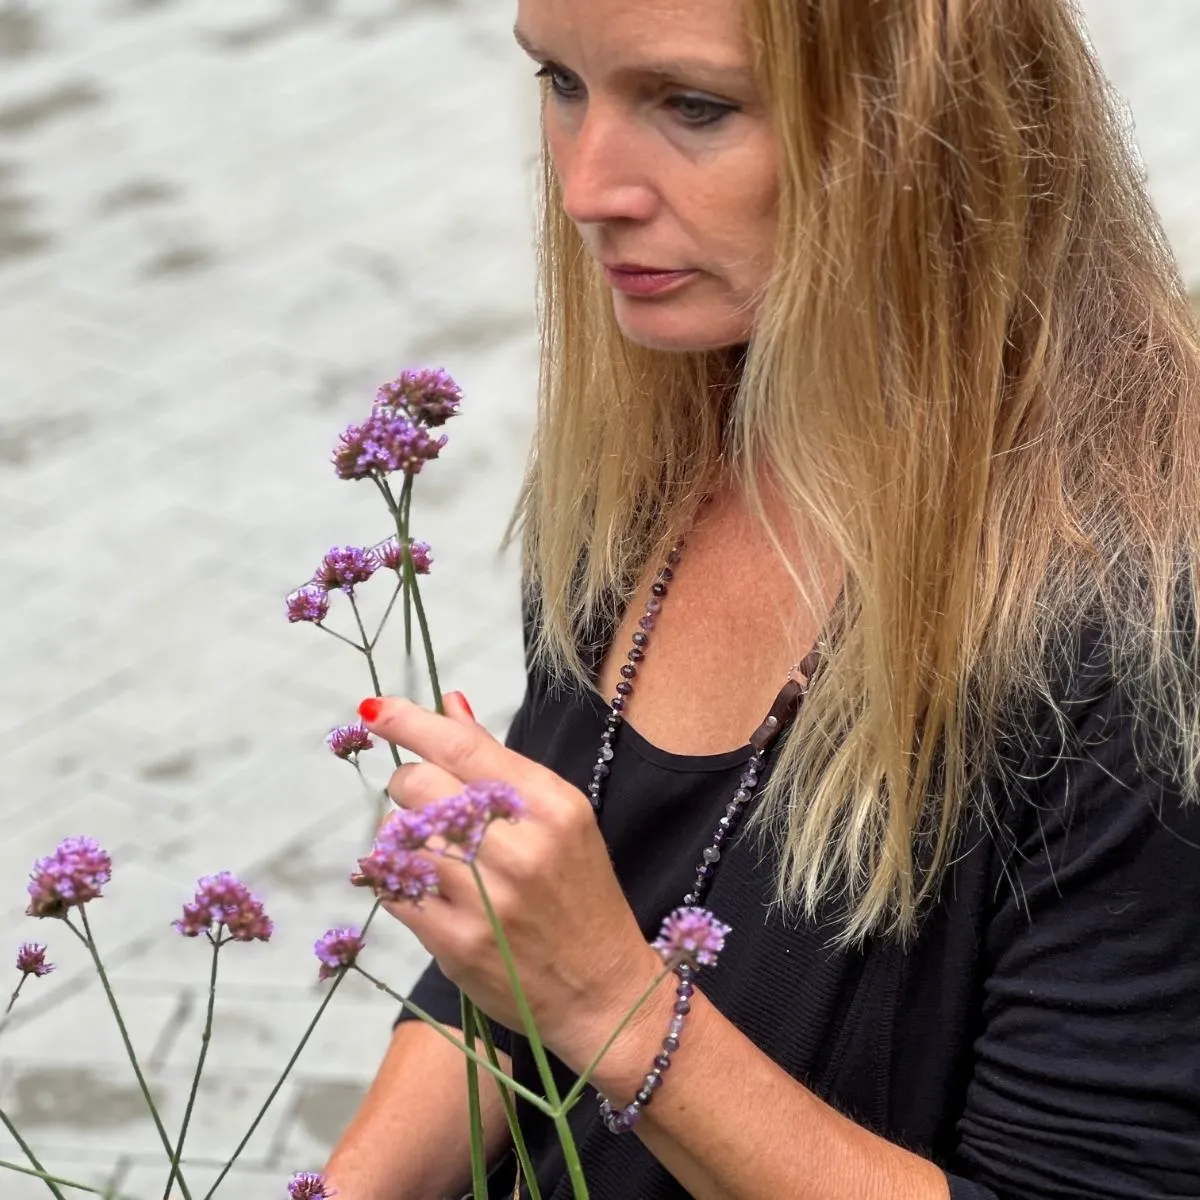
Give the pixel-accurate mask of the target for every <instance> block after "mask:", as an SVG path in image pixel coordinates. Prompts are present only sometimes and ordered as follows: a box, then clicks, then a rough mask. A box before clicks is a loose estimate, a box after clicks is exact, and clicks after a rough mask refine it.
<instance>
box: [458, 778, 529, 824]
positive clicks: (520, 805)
mask: <svg viewBox="0 0 1200 1200" xmlns="http://www.w3.org/2000/svg"><path fill="white" fill-rule="evenodd" d="M463 793H464V795H467V796H469V797H470V798H471V799H472V801H473V802H474V803H475V804H477V805H478V806H479V807H480V809H481V810H482V811H483V812H484V814H485V815H486V819H487V820H488V821H516V820H519V819H520V818H521V817H523V816H524V815H525V804H524V801H522V799H521V797H520V796H518V795H517V792H516V789H515V788H513V787H512V786H511V785H509V784H507V783H501V782H500V781H498V780H497V781H495V782H481V783H468V784H467V786H466V787H465V788H464V789H463Z"/></svg>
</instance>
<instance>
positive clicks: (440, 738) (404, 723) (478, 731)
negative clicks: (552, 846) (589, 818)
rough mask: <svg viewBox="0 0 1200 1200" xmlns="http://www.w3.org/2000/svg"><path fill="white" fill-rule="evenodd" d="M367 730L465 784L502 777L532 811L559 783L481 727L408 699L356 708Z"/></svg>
mask: <svg viewBox="0 0 1200 1200" xmlns="http://www.w3.org/2000/svg"><path fill="white" fill-rule="evenodd" d="M359 713H360V715H361V716H362V718H363V720H364V722H365V723H366V724H367V726H368V727H369V728H370V730H371V732H372V733H375V734H378V736H380V737H382V738H384V739H386V740H387V741H389V742H391V743H392V744H393V745H396V746H403V747H404V748H405V749H406V750H410V751H412V753H414V754H417V755H419V756H420V757H421V758H423V759H424V760H425V761H426V762H427V763H433V764H434V765H435V766H438V767H441V768H442V769H443V770H444V771H447V772H449V773H450V774H451V775H453V776H455V777H456V778H457V779H461V780H462V781H463V782H464V783H481V782H483V781H485V780H493V779H502V780H504V781H505V782H506V783H508V784H511V785H512V786H513V787H514V788H516V789H517V791H518V792H519V793H520V794H521V798H522V799H523V800H524V801H525V802H526V804H527V805H528V806H529V807H530V809H531V811H532V810H535V809H536V808H537V807H538V806H539V804H540V803H542V801H541V799H540V798H541V797H542V796H545V795H550V794H553V791H555V790H557V789H558V788H559V787H560V786H561V782H560V780H559V778H558V776H557V775H555V774H554V772H553V771H550V770H548V769H547V768H546V767H543V766H541V765H540V764H538V763H535V762H533V761H531V760H530V759H527V758H525V757H524V756H523V755H520V754H517V753H516V752H515V751H513V750H509V749H508V747H506V746H504V745H502V744H501V743H500V742H498V741H496V739H495V738H494V737H492V735H491V734H490V733H488V731H487V730H486V729H484V728H483V726H482V725H479V724H473V725H470V726H466V725H463V724H460V723H459V722H458V721H456V720H453V719H451V718H450V717H443V716H439V715H438V714H437V713H433V712H430V711H429V710H428V709H424V708H421V707H420V705H417V704H414V703H412V701H411V700H403V699H400V698H399V697H395V696H387V697H383V698H382V699H376V698H372V701H370V702H364V703H363V705H362V706H361V707H360V709H359Z"/></svg>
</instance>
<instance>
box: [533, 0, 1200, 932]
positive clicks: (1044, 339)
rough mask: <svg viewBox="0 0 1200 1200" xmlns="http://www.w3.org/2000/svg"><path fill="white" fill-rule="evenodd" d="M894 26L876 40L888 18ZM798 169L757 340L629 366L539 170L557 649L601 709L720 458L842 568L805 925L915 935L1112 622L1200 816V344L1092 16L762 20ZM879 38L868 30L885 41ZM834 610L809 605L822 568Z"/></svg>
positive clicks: (629, 349)
mask: <svg viewBox="0 0 1200 1200" xmlns="http://www.w3.org/2000/svg"><path fill="white" fill-rule="evenodd" d="M866 8H869V9H870V12H869V14H866V13H865V12H864V9H866ZM747 9H748V22H749V30H750V34H751V41H752V45H753V47H754V51H755V58H756V69H757V72H758V77H759V81H760V86H761V89H762V93H763V95H764V96H765V98H766V102H767V104H768V106H769V110H770V114H771V117H772V119H773V122H774V127H775V129H776V131H777V140H778V145H779V152H780V161H781V168H780V181H779V229H778V244H777V253H776V260H775V263H776V269H775V271H774V273H773V277H772V279H771V282H770V285H769V289H768V291H767V293H766V295H765V298H764V301H763V305H762V308H761V311H760V313H759V315H758V318H757V322H756V326H755V331H754V337H753V340H752V342H751V344H750V345H749V346H748V347H747V348H744V349H728V350H720V351H713V352H704V353H689V354H679V353H673V354H672V353H663V352H658V351H654V350H648V349H644V348H642V347H639V346H636V345H633V344H631V343H630V342H628V341H627V340H626V339H624V338H623V337H622V335H621V333H620V331H619V330H618V328H617V327H616V325H615V323H614V318H613V313H612V307H611V302H610V297H609V293H608V292H607V289H606V288H605V287H604V286H603V282H602V280H600V279H598V278H597V275H596V273H595V271H594V269H593V264H591V263H590V261H589V260H588V256H587V255H586V254H585V252H584V250H583V247H582V244H581V241H580V238H579V235H578V233H577V231H576V230H575V228H574V226H573V225H572V223H571V221H570V220H569V219H568V218H567V217H566V215H565V214H564V212H563V207H562V200H561V194H560V191H559V186H558V181H557V179H556V177H555V173H554V171H553V169H552V165H551V163H550V160H549V156H548V154H547V153H546V151H545V149H544V148H543V177H544V189H543V212H542V228H541V240H540V251H541V253H540V296H539V301H540V312H541V327H542V378H541V389H540V390H541V397H540V419H539V422H538V427H537V432H536V435H535V442H534V448H533V453H532V456H531V459H530V464H529V468H528V473H527V477H526V482H525V487H524V491H523V493H522V498H521V501H520V504H519V506H518V512H517V517H516V520H517V521H518V522H519V523H520V525H521V527H522V531H523V548H524V567H525V574H526V582H527V587H528V589H529V593H530V596H531V597H532V598H534V599H535V600H536V603H537V605H538V609H539V623H538V627H537V640H536V643H535V654H536V656H537V658H538V660H539V661H540V663H541V665H542V666H543V668H545V669H547V670H548V671H549V672H550V673H551V674H552V675H553V676H554V677H555V678H558V679H570V680H573V681H574V682H576V683H579V684H584V685H588V686H590V680H589V679H588V677H587V672H586V671H585V669H584V667H583V663H582V660H581V658H580V654H579V645H580V641H581V639H582V638H583V637H584V636H585V635H586V631H588V630H593V629H595V628H597V627H604V626H605V625H608V626H610V627H611V625H612V623H613V622H615V620H616V619H617V617H618V615H619V613H620V611H621V609H622V608H623V607H624V605H625V604H627V603H628V602H629V600H630V598H631V593H632V590H633V588H634V587H635V584H636V581H637V579H638V578H639V576H640V574H641V572H642V570H643V569H644V568H645V566H646V565H647V563H648V561H650V559H651V558H652V556H656V555H658V554H661V553H662V550H663V547H664V546H665V545H666V544H667V542H668V540H669V539H670V537H671V536H672V535H673V534H674V533H677V532H678V531H679V530H680V528H681V526H682V525H684V524H685V523H686V521H687V519H688V517H689V515H690V513H691V512H692V511H693V506H694V505H695V503H696V500H697V497H698V495H699V493H700V492H701V490H702V489H703V488H704V487H705V486H706V484H707V482H708V481H709V480H710V479H711V477H712V474H713V471H714V469H715V468H716V467H717V466H718V465H719V464H721V463H726V464H730V465H732V467H733V468H734V470H735V471H736V477H737V479H738V481H739V482H740V485H741V486H742V487H743V488H744V490H745V494H746V496H747V497H748V499H749V501H750V503H751V504H752V506H753V511H754V512H755V513H756V514H757V516H758V517H759V518H760V519H761V520H762V521H763V522H764V524H765V525H766V526H767V527H768V529H770V530H771V532H772V535H773V537H774V538H775V543H776V545H781V544H782V542H783V537H782V533H783V531H781V530H779V529H777V528H773V527H771V525H770V522H769V521H768V518H767V516H766V511H765V506H764V504H763V499H762V496H761V494H760V492H759V488H758V481H759V480H761V479H763V478H770V479H772V480H773V481H777V482H778V484H779V486H780V488H781V490H782V492H783V494H784V495H785V497H786V499H787V502H788V510H789V512H790V513H792V514H793V516H794V518H795V521H796V527H797V529H800V528H802V527H804V528H816V529H817V530H818V531H819V532H820V534H821V536H822V537H823V538H824V539H827V540H828V542H829V543H830V544H831V545H833V546H834V547H835V548H836V550H837V552H838V554H839V555H840V556H841V558H842V560H843V562H844V566H845V591H844V593H843V603H842V604H841V606H840V608H839V610H838V619H837V624H836V628H835V629H832V630H831V634H832V636H831V641H830V648H829V652H828V656H827V658H826V662H825V664H824V667H823V668H822V670H821V671H820V672H819V674H818V676H817V678H816V679H815V681H814V683H813V687H812V690H811V694H810V696H809V699H808V701H807V703H806V704H805V706H804V708H803V710H802V713H801V717H800V719H799V721H798V722H797V723H796V725H795V726H794V727H793V729H792V730H791V732H790V733H789V736H788V737H787V739H786V742H785V744H784V746H783V749H782V752H781V755H782V757H781V761H780V764H779V767H778V768H777V770H776V771H775V772H773V776H772V780H771V783H770V785H769V787H768V788H767V790H766V792H765V794H764V798H763V802H762V806H761V808H760V810H759V812H758V813H757V815H756V818H755V819H756V822H757V826H758V829H759V831H760V832H761V833H762V834H763V835H764V836H765V837H768V838H769V839H770V841H771V844H772V845H773V846H774V847H775V849H776V850H777V852H778V866H779V870H778V899H779V900H780V901H781V902H783V903H785V904H786V905H787V906H788V908H789V911H790V912H791V913H792V914H793V915H795V914H798V913H801V912H802V913H804V914H806V915H809V916H812V915H814V914H816V913H817V911H818V909H819V908H822V907H824V906H825V905H828V904H831V903H836V904H837V906H838V908H839V910H840V912H841V914H842V920H841V929H842V932H841V937H842V939H843V940H844V941H847V942H849V941H854V940H858V939H861V938H863V937H865V936H867V935H869V934H892V935H900V936H905V935H908V934H911V933H912V932H913V930H914V929H915V928H916V926H917V923H918V919H919V915H920V913H921V911H922V910H923V907H924V906H925V904H926V903H927V902H928V901H930V900H931V899H932V898H933V897H934V896H936V894H937V891H938V887H939V884H940V881H941V879H942V877H943V876H944V873H945V869H946V867H947V865H948V863H949V862H950V861H951V859H952V857H953V855H954V853H955V846H956V836H955V835H956V833H957V832H958V831H959V830H960V829H961V828H962V825H963V823H964V819H965V817H966V816H967V815H968V812H969V811H970V810H971V805H972V804H973V803H974V802H975V801H976V800H977V799H978V795H977V793H978V792H979V791H980V790H981V789H979V788H978V787H976V785H977V784H978V782H979V779H980V773H981V772H982V771H983V770H984V769H986V768H987V766H988V765H989V763H991V762H992V761H993V759H994V757H995V754H996V750H997V740H998V738H999V736H1000V734H999V730H1000V729H1001V728H1002V726H1003V724H1004V720H1005V719H1006V714H1011V713H1012V712H1014V711H1017V708H1019V702H1020V701H1021V700H1022V698H1025V699H1026V700H1027V699H1029V698H1030V697H1039V698H1041V699H1043V700H1048V701H1049V702H1050V703H1052V704H1053V703H1055V702H1056V697H1057V693H1056V691H1055V685H1054V683H1053V676H1054V673H1055V671H1056V669H1057V667H1058V666H1059V665H1061V664H1056V661H1055V652H1054V648H1055V647H1061V646H1063V645H1065V644H1066V639H1069V636H1070V633H1071V631H1072V630H1074V629H1076V628H1078V627H1079V625H1080V623H1081V622H1096V623H1098V624H1099V626H1100V627H1102V628H1103V629H1104V630H1105V637H1106V640H1107V642H1108V644H1109V645H1108V650H1109V653H1110V654H1111V655H1112V664H1113V669H1114V671H1115V672H1116V673H1117V674H1118V675H1119V676H1120V677H1121V678H1122V679H1123V680H1125V681H1126V682H1127V683H1128V684H1129V687H1130V693H1131V695H1132V697H1133V699H1134V703H1135V706H1136V708H1137V711H1138V712H1139V713H1140V714H1141V716H1142V717H1143V718H1144V719H1145V720H1146V721H1152V722H1153V724H1154V726H1155V731H1154V736H1155V738H1156V739H1158V742H1157V744H1158V748H1159V749H1160V750H1162V751H1163V752H1165V753H1167V752H1169V754H1170V761H1171V763H1172V765H1173V769H1174V770H1175V771H1176V772H1177V773H1178V777H1179V779H1180V783H1181V787H1182V789H1183V793H1184V795H1185V796H1186V797H1188V798H1189V799H1195V798H1196V797H1197V795H1198V794H1200V715H1198V712H1197V695H1196V687H1197V685H1196V681H1197V678H1200V676H1198V674H1197V662H1196V652H1195V639H1194V638H1186V637H1184V636H1182V634H1181V631H1180V629H1179V628H1178V625H1179V621H1178V616H1179V614H1180V612H1181V611H1184V610H1181V608H1180V605H1181V604H1182V605H1184V606H1185V620H1184V622H1183V623H1184V624H1188V625H1194V611H1195V610H1194V596H1195V595H1196V594H1197V593H1196V590H1195V584H1196V579H1195V572H1196V565H1197V562H1198V561H1200V559H1198V558H1197V554H1196V551H1197V548H1198V545H1200V395H1198V389H1197V380H1198V378H1200V371H1198V367H1200V337H1198V335H1197V328H1196V323H1195V319H1194V315H1193V314H1192V312H1191V309H1190V307H1189V304H1188V300H1187V297H1186V295H1185V293H1184V289H1183V287H1182V285H1181V283H1180V281H1179V278H1178V272H1177V268H1176V265H1175V262H1174V259H1173V257H1172V255H1171V252H1170V250H1169V248H1168V246H1167V245H1166V243H1165V240H1164V237H1163V235H1162V232H1161V229H1160V226H1159V223H1158V220H1157V218H1156V216H1155V213H1154V211H1153V208H1152V206H1151V204H1150V202H1149V200H1148V198H1147V195H1146V192H1145V188H1144V182H1143V179H1142V178H1141V174H1140V171H1139V168H1138V166H1137V160H1136V156H1135V153H1134V151H1133V150H1132V147H1131V145H1130V142H1129V138H1128V135H1127V132H1126V131H1125V129H1124V128H1123V126H1122V123H1121V120H1120V117H1119V115H1118V113H1119V110H1118V108H1117V106H1116V105H1115V104H1114V103H1113V99H1112V96H1111V94H1110V92H1109V90H1108V87H1107V85H1106V83H1105V81H1104V79H1103V77H1102V75H1101V73H1100V70H1099V68H1098V66H1097V64H1096V62H1095V60H1094V58H1093V56H1092V54H1091V51H1090V49H1089V47H1088V45H1087V43H1086V40H1085V38H1084V36H1083V34H1082V32H1081V29H1080V24H1079V18H1078V15H1077V14H1076V12H1075V11H1074V10H1073V9H1072V8H1071V7H1070V5H1069V4H1068V3H1067V0H873V2H872V3H871V4H869V5H864V4H863V3H862V0H747ZM868 17H869V19H868ZM794 578H795V580H796V585H797V588H798V589H799V590H800V592H801V593H802V594H805V593H806V592H807V590H808V588H809V584H810V581H809V580H807V579H806V578H805V577H804V576H802V575H801V573H800V571H799V570H798V569H797V570H796V571H794Z"/></svg>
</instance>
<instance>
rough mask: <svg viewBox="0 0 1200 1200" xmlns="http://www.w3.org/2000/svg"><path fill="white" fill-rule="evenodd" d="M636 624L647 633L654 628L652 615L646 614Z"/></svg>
mask: <svg viewBox="0 0 1200 1200" xmlns="http://www.w3.org/2000/svg"><path fill="white" fill-rule="evenodd" d="M638 624H639V625H640V626H641V627H642V628H643V629H644V630H646V631H647V632H649V631H650V630H651V629H653V628H654V615H653V614H652V613H647V614H646V615H645V616H644V617H642V618H641V619H640V620H639V621H638Z"/></svg>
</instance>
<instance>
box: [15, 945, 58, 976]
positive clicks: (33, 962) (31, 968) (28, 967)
mask: <svg viewBox="0 0 1200 1200" xmlns="http://www.w3.org/2000/svg"><path fill="white" fill-rule="evenodd" d="M17 970H18V971H20V972H21V978H22V979H24V977H25V976H26V975H35V976H37V978H38V979H41V977H42V976H43V975H49V974H50V972H51V971H53V970H54V964H53V963H48V962H47V961H46V947H45V946H43V945H40V944H39V943H38V942H22V943H21V947H20V949H19V950H18V951H17Z"/></svg>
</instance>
